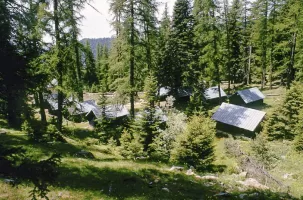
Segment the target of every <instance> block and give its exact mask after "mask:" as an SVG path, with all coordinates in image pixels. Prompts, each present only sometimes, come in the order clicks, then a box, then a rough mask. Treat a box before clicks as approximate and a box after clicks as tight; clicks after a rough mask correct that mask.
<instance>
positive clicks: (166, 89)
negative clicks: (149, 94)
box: [159, 87, 171, 97]
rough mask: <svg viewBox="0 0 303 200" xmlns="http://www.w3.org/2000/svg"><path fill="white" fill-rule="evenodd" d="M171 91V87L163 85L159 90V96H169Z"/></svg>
mask: <svg viewBox="0 0 303 200" xmlns="http://www.w3.org/2000/svg"><path fill="white" fill-rule="evenodd" d="M170 91H171V88H170V87H161V88H160V90H159V96H160V97H163V96H167V95H168V94H169V93H170Z"/></svg>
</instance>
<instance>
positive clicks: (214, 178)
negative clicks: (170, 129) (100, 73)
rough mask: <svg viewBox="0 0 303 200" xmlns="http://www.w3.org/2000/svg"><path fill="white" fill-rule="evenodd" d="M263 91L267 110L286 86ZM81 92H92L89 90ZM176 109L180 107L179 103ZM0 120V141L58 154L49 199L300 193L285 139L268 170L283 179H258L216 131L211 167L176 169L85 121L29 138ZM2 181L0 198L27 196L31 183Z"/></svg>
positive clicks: (37, 153) (294, 156) (295, 157)
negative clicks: (56, 136)
mask: <svg viewBox="0 0 303 200" xmlns="http://www.w3.org/2000/svg"><path fill="white" fill-rule="evenodd" d="M264 93H265V94H266V95H273V94H274V95H273V96H268V98H266V99H265V102H264V103H265V104H264V106H262V107H259V108H258V109H260V110H264V111H266V112H268V113H270V112H272V111H273V109H274V107H275V106H276V105H278V104H280V103H281V101H282V99H283V96H284V95H285V89H284V88H277V89H273V90H268V91H264ZM86 96H90V98H91V94H86ZM137 103H139V101H138V102H137ZM137 106H138V105H137ZM180 111H183V110H182V108H181V109H180ZM48 117H50V116H48ZM0 122H1V127H2V128H3V129H2V131H1V132H4V133H6V134H0V141H1V143H3V144H6V145H9V146H10V147H23V148H24V149H25V150H27V156H28V157H33V158H37V159H43V158H45V157H48V156H50V155H52V154H53V153H59V154H60V155H61V156H62V162H61V164H60V167H59V177H58V179H57V180H56V182H55V183H54V184H53V185H52V186H51V187H50V188H49V189H50V193H49V194H48V197H49V198H50V199H75V200H76V199H100V198H101V199H134V200H135V199H136V200H137V199H142V200H143V199H144V200H153V199H218V200H219V199H262V200H264V199H265V200H266V199H269V200H270V199H272V200H275V199H298V198H299V197H300V196H301V195H302V194H303V193H302V191H301V186H302V184H303V182H302V180H303V177H302V176H303V174H302V171H301V167H300V164H299V163H301V162H300V161H299V160H302V158H301V156H300V154H299V153H297V152H295V151H294V150H293V149H292V148H290V146H291V144H290V143H289V142H284V141H274V142H270V143H269V149H270V150H271V151H272V152H274V154H275V156H274V157H275V158H276V159H277V161H276V164H275V167H274V168H273V169H271V170H270V171H268V173H269V174H270V177H274V178H275V179H277V180H279V181H281V182H282V183H281V185H278V186H277V185H275V184H273V183H272V181H271V180H270V179H268V180H266V181H264V182H262V181H259V180H260V179H259V177H257V176H252V175H248V174H246V172H247V171H246V170H249V169H245V167H243V166H242V164H243V163H241V161H240V160H239V159H238V158H237V157H235V156H232V155H230V154H228V153H227V149H226V142H228V141H230V139H229V138H226V137H225V136H224V137H222V136H220V135H217V137H216V139H215V142H214V149H215V161H214V163H213V165H212V167H211V168H209V169H207V170H206V171H195V170H194V169H193V170H191V169H189V168H188V167H186V166H182V165H181V167H182V168H181V169H173V168H172V166H173V165H172V164H169V163H162V162H155V161H153V160H150V159H148V158H138V159H125V158H124V157H122V156H121V154H120V148H121V147H119V146H116V144H114V143H109V144H103V143H101V142H100V135H99V133H97V132H95V131H94V130H92V129H91V128H88V127H89V125H88V123H87V122H86V123H73V122H68V121H65V123H64V124H65V128H64V132H63V135H64V138H65V140H66V143H61V142H48V143H37V142H34V141H30V140H28V137H27V135H26V134H24V132H21V131H16V130H13V129H8V128H7V125H6V123H5V121H4V120H1V121H0ZM234 142H237V143H238V145H239V148H241V150H242V151H243V152H245V153H247V154H248V155H249V154H250V152H252V150H251V143H252V140H251V139H250V138H246V137H241V136H240V137H236V140H234ZM281 147H282V148H281ZM80 152H87V153H91V154H92V156H85V155H84V154H83V155H84V156H83V155H82V154H81V153H80ZM87 155H88V154H87ZM178 166H180V165H178ZM240 169H241V170H240ZM243 170H244V171H243ZM241 171H242V172H241ZM257 180H258V181H257ZM6 182H7V181H6V179H0V199H8V200H13V199H18V200H19V199H28V196H29V191H30V190H31V189H32V186H31V185H28V184H27V183H22V184H21V185H19V186H18V188H15V187H12V186H11V185H9V184H8V183H6ZM284 186H286V187H288V188H284ZM286 192H288V193H289V194H287V193H286ZM292 195H293V196H292Z"/></svg>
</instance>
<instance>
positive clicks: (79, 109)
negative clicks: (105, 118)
mask: <svg viewBox="0 0 303 200" xmlns="http://www.w3.org/2000/svg"><path fill="white" fill-rule="evenodd" d="M93 109H99V108H98V106H97V104H96V102H95V100H87V101H83V102H80V103H79V102H77V103H75V104H73V105H72V106H70V107H69V108H68V109H67V110H68V113H69V115H68V116H67V118H69V119H71V120H73V121H75V122H83V121H85V120H87V119H88V118H87V115H88V114H89V112H90V111H91V110H93Z"/></svg>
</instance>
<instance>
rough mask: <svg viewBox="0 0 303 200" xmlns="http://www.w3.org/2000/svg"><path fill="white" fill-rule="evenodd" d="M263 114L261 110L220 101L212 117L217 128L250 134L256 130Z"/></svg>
mask: <svg viewBox="0 0 303 200" xmlns="http://www.w3.org/2000/svg"><path fill="white" fill-rule="evenodd" d="M265 114H266V113H265V112H263V111H259V110H255V109H251V108H246V107H242V106H238V105H233V104H228V103H222V104H221V106H220V107H219V109H218V110H217V111H216V112H215V113H214V114H213V116H212V119H213V120H215V121H216V122H217V129H218V130H221V131H225V132H232V133H244V134H247V133H248V134H249V135H251V134H252V133H254V132H255V131H258V129H259V127H260V123H261V121H262V120H263V119H264V117H265Z"/></svg>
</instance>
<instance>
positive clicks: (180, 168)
mask: <svg viewBox="0 0 303 200" xmlns="http://www.w3.org/2000/svg"><path fill="white" fill-rule="evenodd" d="M183 169H184V167H178V166H172V167H171V168H170V169H169V171H182V170H183Z"/></svg>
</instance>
